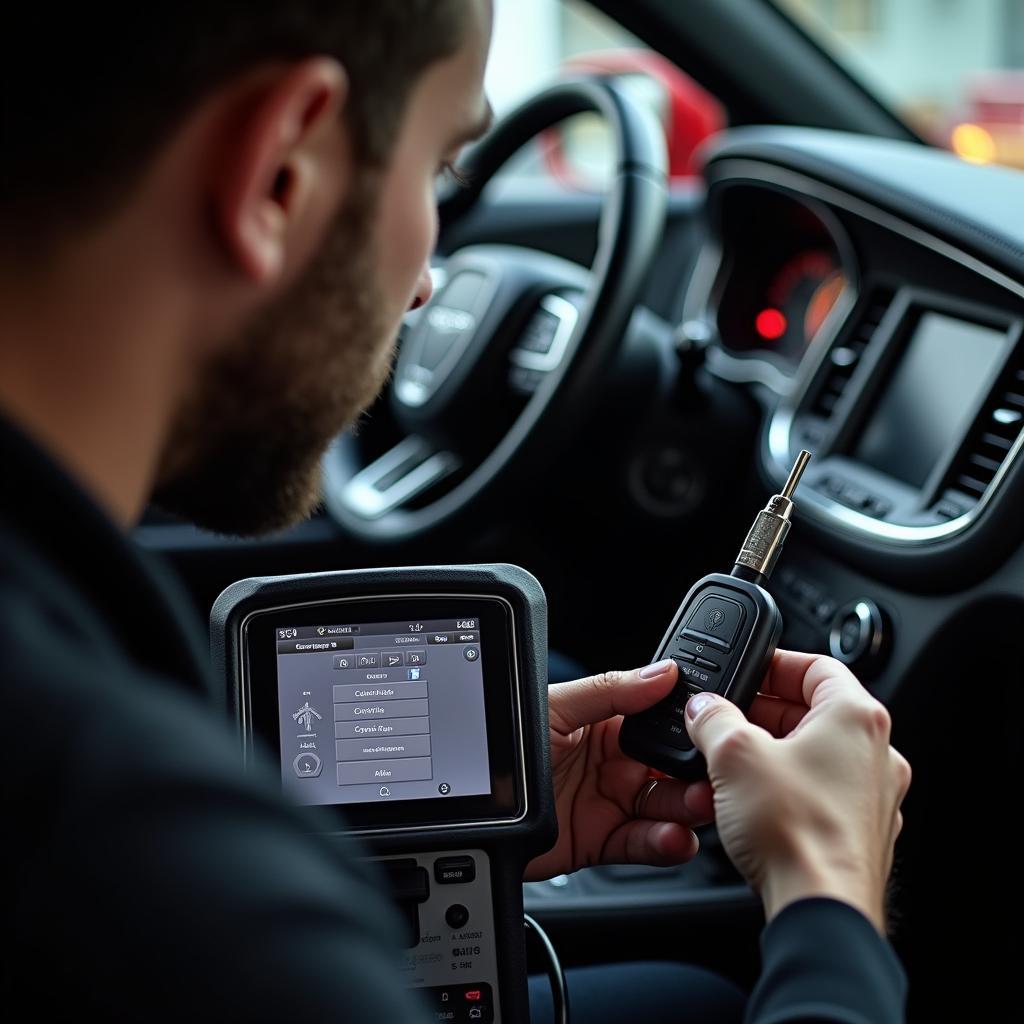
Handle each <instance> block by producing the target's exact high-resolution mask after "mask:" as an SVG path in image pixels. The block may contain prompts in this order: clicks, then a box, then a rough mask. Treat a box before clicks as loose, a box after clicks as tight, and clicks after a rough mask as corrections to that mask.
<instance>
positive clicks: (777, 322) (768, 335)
mask: <svg viewBox="0 0 1024 1024" xmlns="http://www.w3.org/2000/svg"><path fill="white" fill-rule="evenodd" d="M787 326H788V324H787V322H786V316H785V314H784V313H782V312H781V311H780V310H778V309H762V310H761V312H760V313H758V314H757V319H756V320H755V321H754V329H755V330H756V331H757V333H758V334H760V335H761V337H762V338H764V340H765V341H778V340H779V338H781V337H782V336H783V335H784V334H785V333H786V327H787Z"/></svg>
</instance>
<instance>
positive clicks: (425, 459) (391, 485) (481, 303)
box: [323, 79, 667, 542]
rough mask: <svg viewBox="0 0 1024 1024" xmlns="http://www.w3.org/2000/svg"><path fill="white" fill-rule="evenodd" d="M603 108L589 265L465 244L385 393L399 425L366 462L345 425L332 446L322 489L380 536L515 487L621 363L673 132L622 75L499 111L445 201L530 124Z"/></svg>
mask: <svg viewBox="0 0 1024 1024" xmlns="http://www.w3.org/2000/svg"><path fill="white" fill-rule="evenodd" d="M588 111H594V112H597V113H598V114H599V115H601V116H602V117H603V118H604V119H605V120H606V121H607V123H608V124H609V126H610V128H611V132H612V137H613V141H614V147H615V168H614V176H613V180H612V183H611V185H610V187H609V189H608V191H607V192H606V194H605V196H604V199H603V203H602V208H601V214H600V221H599V226H598V241H597V250H596V253H595V256H594V261H593V265H592V267H591V269H590V270H589V271H588V270H587V269H585V268H583V267H581V266H579V265H578V264H576V263H571V262H569V261H568V260H564V259H561V258H558V257H555V256H552V255H550V254H548V253H544V252H540V251H538V250H534V249H528V248H523V247H518V246H499V245H470V246H466V247H464V248H461V249H458V250H456V251H455V252H453V253H452V254H451V255H450V256H449V258H448V260H447V262H446V263H445V264H444V267H443V276H444V284H443V285H441V286H440V287H438V288H436V290H435V295H434V296H433V298H432V299H431V301H430V302H429V303H428V304H427V305H426V306H425V307H424V308H423V310H422V311H417V313H416V314H414V316H415V322H414V324H413V326H412V327H411V329H409V330H408V331H407V333H405V336H404V338H403V340H402V342H401V347H400V351H399V354H398V358H397V361H396V364H395V373H394V379H393V382H392V385H391V390H390V395H389V399H390V403H391V409H392V412H393V415H394V419H395V421H396V422H397V424H398V426H399V429H400V431H401V432H402V434H403V435H404V436H402V437H401V439H400V440H399V441H398V443H397V444H394V446H393V447H391V448H390V449H389V450H387V451H386V452H385V453H384V454H382V455H380V456H379V457H377V458H375V459H374V460H373V461H371V462H369V463H368V464H367V462H366V456H364V455H363V454H362V449H361V447H360V446H359V444H358V443H357V441H356V439H354V438H353V437H352V436H350V435H348V434H344V435H342V436H341V437H339V438H338V439H337V441H336V442H335V443H334V444H333V445H332V446H331V448H330V450H329V451H328V452H327V454H326V455H325V457H324V464H323V482H324V503H325V506H326V508H327V511H328V513H329V514H330V515H331V516H333V518H334V519H335V521H336V522H337V523H339V524H340V525H341V526H342V528H343V529H345V530H346V531H348V532H349V533H351V534H353V535H355V536H356V537H358V538H360V539H363V540H369V541H376V542H384V541H405V540H410V539H413V538H416V537H420V536H423V535H426V534H428V533H430V532H431V531H433V530H435V529H437V528H438V527H440V526H442V525H448V524H450V523H451V522H452V521H453V520H455V519H457V518H461V517H463V516H465V515H466V513H469V512H472V513H474V514H477V513H479V512H480V511H481V509H482V507H483V506H484V505H485V503H486V502H488V501H489V500H493V499H494V498H495V497H500V496H501V495H502V494H503V493H506V494H507V493H508V491H507V488H509V487H511V486H512V485H513V484H514V482H515V480H516V478H517V476H518V477H519V478H521V477H522V475H523V474H524V473H525V472H527V471H528V472H530V473H531V474H535V473H536V471H537V467H538V465H539V464H540V463H541V461H544V460H546V458H548V457H550V455H551V452H552V449H554V447H555V445H554V440H555V439H556V438H557V439H558V440H559V441H564V440H565V438H566V437H567V436H568V435H569V433H570V432H571V430H572V429H573V427H575V426H576V425H578V424H579V423H580V422H581V421H582V419H583V417H584V414H585V412H586V411H588V409H589V405H590V403H589V401H588V399H590V398H591V396H593V395H594V394H596V393H597V392H598V385H599V383H603V382H604V380H605V379H606V377H607V375H608V374H609V373H610V372H611V369H612V366H613V362H614V359H615V356H616V354H617V352H618V350H619V347H620V345H621V343H622V338H623V336H624V334H625V331H626V325H627V323H628V321H629V319H630V316H631V314H632V312H633V309H634V307H635V305H636V301H637V298H638V295H639V292H640V288H641V287H642V285H643V283H644V279H645V277H646V275H647V273H648V271H649V269H650V266H651V263H652V261H653V259H654V257H655V254H656V252H657V247H658V244H659V242H660V239H661V235H662V230H663V228H664V222H665V209H666V201H667V184H666V180H667V177H666V175H667V170H666V169H667V157H666V147H665V137H664V133H663V131H662V129H661V126H660V125H659V124H658V122H657V120H656V118H655V117H654V115H653V114H652V113H651V112H650V111H649V110H647V109H646V108H644V107H642V106H641V105H640V104H639V103H637V102H636V101H635V100H633V99H632V98H631V97H630V96H629V95H628V94H627V93H625V92H624V91H623V90H622V89H621V88H620V87H619V86H618V85H616V83H615V82H614V81H612V80H605V79H581V80H578V81H565V82H561V83H558V84H556V85H553V86H551V87H550V88H548V89H546V90H545V91H543V92H541V93H539V94H538V95H536V96H534V97H533V98H531V99H529V100H528V101H526V102H525V103H524V104H523V105H522V106H520V107H519V108H518V109H516V110H515V111H513V112H512V113H510V114H509V115H508V116H506V117H505V118H503V119H502V120H501V121H500V122H499V123H498V124H497V125H495V127H494V128H493V129H492V130H491V132H490V133H489V134H488V135H487V136H486V138H485V139H484V140H482V141H481V142H480V143H479V144H478V145H477V146H476V147H475V149H474V150H473V151H472V153H471V154H470V156H469V157H468V159H467V161H466V170H467V172H468V178H469V182H470V184H469V185H468V187H466V188H463V189H459V190H453V191H452V192H451V193H449V194H448V195H447V196H445V197H443V198H442V200H441V201H440V202H439V215H440V223H441V232H442V236H443V233H444V232H445V231H446V230H447V229H449V228H450V226H451V225H452V224H453V223H455V221H456V220H458V219H459V218H461V217H463V216H464V215H465V214H466V213H467V211H468V210H470V209H471V208H472V207H473V205H474V204H475V203H476V202H477V200H478V199H479V197H480V194H481V193H482V191H483V189H484V187H485V186H486V185H487V183H488V182H489V181H490V180H491V179H492V178H493V177H494V175H495V174H496V173H497V171H498V170H500V169H501V167H503V166H504V164H505V163H506V162H507V161H508V160H509V158H510V157H511V156H512V155H513V154H515V153H516V152H518V151H519V150H520V149H521V148H522V146H523V145H525V144H526V143H527V142H529V141H530V139H532V138H533V137H534V136H536V135H537V134H539V133H540V132H543V131H545V130H547V129H549V128H551V127H552V126H554V125H556V124H558V123H559V122H561V121H563V120H564V119H565V118H567V117H570V116H572V115H574V114H579V113H583V112H588Z"/></svg>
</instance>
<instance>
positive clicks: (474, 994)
mask: <svg viewBox="0 0 1024 1024" xmlns="http://www.w3.org/2000/svg"><path fill="white" fill-rule="evenodd" d="M466 1002H468V1003H479V1002H480V989H478V988H471V989H470V990H469V991H468V992H467V993H466Z"/></svg>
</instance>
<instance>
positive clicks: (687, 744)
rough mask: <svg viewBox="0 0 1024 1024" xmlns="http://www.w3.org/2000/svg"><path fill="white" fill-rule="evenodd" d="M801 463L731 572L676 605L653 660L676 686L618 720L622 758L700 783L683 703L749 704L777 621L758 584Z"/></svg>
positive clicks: (709, 579) (772, 555) (778, 545)
mask: <svg viewBox="0 0 1024 1024" xmlns="http://www.w3.org/2000/svg"><path fill="white" fill-rule="evenodd" d="M808 459H810V454H809V453H808V452H801V453H800V456H799V457H798V458H797V461H796V465H794V467H793V471H792V472H791V473H790V475H789V479H788V480H787V481H786V486H785V487H783V489H782V492H781V493H780V494H776V495H773V496H772V497H771V498H770V499H769V501H768V504H767V505H766V506H765V508H764V509H763V510H762V511H761V512H759V513H758V515H757V518H756V519H755V520H754V525H753V526H752V527H751V528H750V532H749V533H748V534H747V539H746V541H745V542H744V545H743V548H742V549H741V550H740V553H739V555H738V556H737V558H736V564H735V566H734V567H733V570H732V573H731V574H730V575H725V574H723V573H712V574H711V575H710V576H705V577H704V578H703V579H701V580H698V581H697V582H696V583H695V584H694V585H693V586H692V587H691V588H690V591H689V593H688V594H687V595H686V597H685V598H684V599H683V603H682V604H681V605H680V606H679V610H678V611H677V612H676V615H675V618H674V619H673V620H672V625H671V626H669V629H668V632H667V633H666V634H665V636H664V637H663V638H662V641H661V644H660V645H659V647H658V652H657V654H656V655H655V657H654V660H655V661H660V660H662V659H664V658H671V659H672V660H673V661H675V663H676V664H677V665H678V666H679V682H678V683H677V684H676V686H675V689H673V691H672V693H670V694H669V695H668V697H666V698H665V699H664V700H662V701H660V702H659V703H658V704H656V705H655V706H654V707H653V708H650V709H649V710H647V711H643V712H640V713H639V714H636V715H627V716H626V718H625V719H624V721H623V723H622V727H621V729H620V731H619V746H620V747H621V749H622V751H623V753H625V754H627V755H629V756H630V757H632V758H634V759H635V760H637V761H641V762H642V763H644V764H646V765H649V766H650V767H651V768H656V769H657V770H658V771H661V772H664V773H665V774H666V775H672V776H674V777H675V778H677V779H683V780H686V781H691V782H692V781H696V780H698V779H703V778H707V764H706V763H705V761H704V755H703V754H701V752H700V751H699V750H697V749H696V747H694V745H693V743H692V741H691V740H690V736H689V733H688V732H687V731H686V723H685V720H684V712H685V709H686V702H687V701H688V700H689V699H690V698H691V697H692V696H693V695H694V694H695V693H700V692H701V691H710V692H713V693H717V694H720V695H721V696H723V697H725V698H726V699H728V700H731V701H732V702H733V703H734V704H736V705H737V706H739V707H740V708H741V709H742V710H743V711H744V712H746V711H747V710H748V709H749V707H750V705H751V704H752V703H753V701H754V697H755V696H756V695H757V690H758V687H759V686H760V684H761V681H762V680H763V679H764V677H765V674H766V673H767V671H768V668H769V666H770V665H771V661H772V657H773V656H774V654H775V648H776V645H777V644H778V642H779V637H780V636H781V634H782V616H781V614H780V613H779V609H778V606H777V605H776V603H775V600H774V598H773V597H772V596H771V594H769V593H768V591H767V590H765V588H764V586H763V585H762V584H764V583H765V582H766V581H767V579H768V576H769V575H770V574H771V571H772V569H773V568H774V567H775V563H776V561H777V560H778V556H779V552H780V551H781V550H782V545H783V543H784V541H785V539H786V534H787V533H788V532H789V526H790V516H791V514H792V510H793V501H792V497H791V496H792V494H793V492H794V491H795V490H796V485H797V483H798V482H799V480H800V477H801V475H802V474H803V471H804V467H805V466H806V465H807V461H808Z"/></svg>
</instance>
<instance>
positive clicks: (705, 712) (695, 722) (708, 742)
mask: <svg viewBox="0 0 1024 1024" xmlns="http://www.w3.org/2000/svg"><path fill="white" fill-rule="evenodd" d="M753 728H754V727H753V726H752V725H751V724H750V723H749V722H748V721H747V719H746V717H745V716H744V714H743V712H742V711H740V709H739V708H738V707H737V706H736V705H735V704H733V702H732V701H731V700H726V699H725V698H724V697H719V696H718V694H717V693H696V694H694V695H693V696H692V697H691V698H690V699H689V701H688V702H687V704H686V731H687V732H688V733H689V734H690V739H691V740H693V743H694V746H695V747H696V748H697V749H698V750H699V751H700V752H701V753H702V754H703V755H704V756H705V757H707V758H708V760H709V763H710V760H711V758H712V757H714V751H715V748H716V747H717V746H718V745H719V744H720V743H721V742H722V740H723V739H724V738H725V737H726V736H731V735H734V734H735V733H737V732H747V731H748V730H751V729H753Z"/></svg>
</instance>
